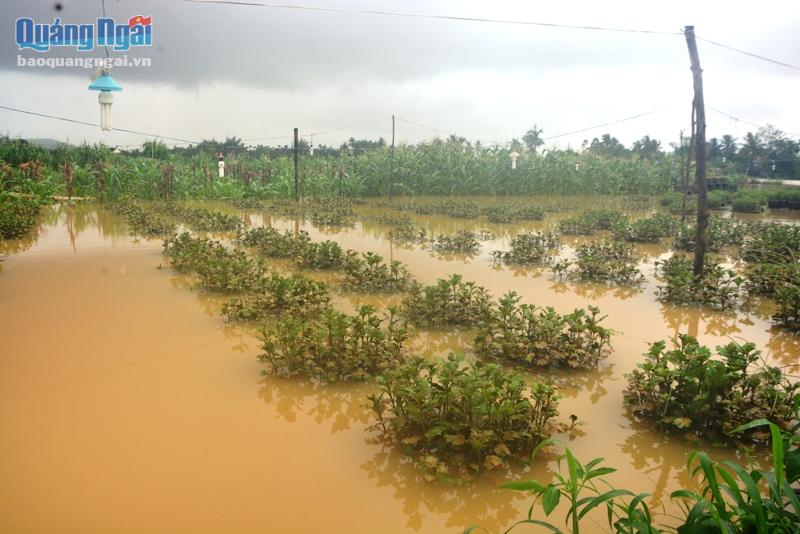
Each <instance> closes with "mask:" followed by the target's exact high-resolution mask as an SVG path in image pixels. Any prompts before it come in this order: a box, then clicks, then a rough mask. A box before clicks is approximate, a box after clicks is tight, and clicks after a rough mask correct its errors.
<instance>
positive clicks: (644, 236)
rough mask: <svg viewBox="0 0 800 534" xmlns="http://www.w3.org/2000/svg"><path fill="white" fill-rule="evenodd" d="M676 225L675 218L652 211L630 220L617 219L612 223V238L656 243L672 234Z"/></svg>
mask: <svg viewBox="0 0 800 534" xmlns="http://www.w3.org/2000/svg"><path fill="white" fill-rule="evenodd" d="M677 227H678V220H677V219H675V218H673V217H670V216H669V215H664V214H663V213H654V214H653V215H651V216H649V217H645V218H643V219H637V220H635V221H631V222H628V221H619V222H618V223H616V224H615V225H614V227H613V230H614V238H615V239H618V240H620V241H630V242H633V243H657V242H658V241H659V240H660V239H662V238H664V237H670V236H672V235H674V233H675V230H676V229H677Z"/></svg>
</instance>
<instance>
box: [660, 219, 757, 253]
mask: <svg viewBox="0 0 800 534" xmlns="http://www.w3.org/2000/svg"><path fill="white" fill-rule="evenodd" d="M749 229H750V227H749V225H747V224H742V223H740V222H738V221H736V220H734V219H728V218H722V217H711V218H710V219H709V220H708V228H706V250H710V251H712V252H719V251H720V250H722V249H723V248H724V247H726V246H733V247H739V246H741V245H742V243H744V240H745V237H746V236H747V235H748V233H749ZM696 234H697V225H696V224H682V225H679V227H678V233H677V237H676V238H675V247H676V248H678V249H680V250H687V251H693V250H694V244H695V239H696Z"/></svg>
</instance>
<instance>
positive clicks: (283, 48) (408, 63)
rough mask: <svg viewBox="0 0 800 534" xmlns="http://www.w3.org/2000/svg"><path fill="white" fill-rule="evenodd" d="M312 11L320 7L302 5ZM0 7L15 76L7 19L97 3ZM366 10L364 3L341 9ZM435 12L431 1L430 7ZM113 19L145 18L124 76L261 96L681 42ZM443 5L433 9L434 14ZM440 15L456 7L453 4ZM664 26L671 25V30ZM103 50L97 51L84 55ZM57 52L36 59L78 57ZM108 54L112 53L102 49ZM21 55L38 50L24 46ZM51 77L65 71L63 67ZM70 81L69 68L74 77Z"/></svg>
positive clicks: (358, 24) (95, 12)
mask: <svg viewBox="0 0 800 534" xmlns="http://www.w3.org/2000/svg"><path fill="white" fill-rule="evenodd" d="M308 3H311V4H314V5H337V6H342V5H348V4H342V3H341V2H339V3H331V2H328V3H327V4H326V3H325V2H322V1H317V0H315V1H309V2H308ZM55 5H56V2H52V1H43V0H35V1H25V2H22V1H12V2H8V1H4V2H3V3H2V5H0V20H1V21H2V26H0V38H1V39H2V42H3V43H4V46H3V47H2V48H0V50H1V52H0V53H1V54H2V56H0V60H1V61H2V68H5V69H15V68H16V57H17V54H18V51H17V49H16V46H14V45H13V43H14V35H13V34H14V26H13V25H14V21H15V20H16V19H17V18H18V17H22V16H27V17H31V18H33V19H34V20H35V21H36V22H48V21H52V19H53V17H56V16H57V17H60V18H61V20H62V21H63V22H88V21H93V20H94V19H96V18H97V17H98V16H100V13H101V11H100V10H101V4H100V2H99V0H98V1H86V0H82V1H76V0H64V1H62V2H60V5H61V6H62V9H61V10H60V11H56V10H55V9H54V6H55ZM349 5H350V6H351V7H372V6H373V4H366V3H365V4H361V5H357V4H352V3H351V4H349ZM426 6H428V4H425V3H423V2H413V3H409V2H402V3H400V2H396V3H394V4H392V3H388V4H382V5H381V8H385V9H390V10H392V9H394V10H404V11H418V12H425V11H427V12H431V9H430V8H428V9H426ZM433 7H434V8H436V6H433ZM106 9H107V12H108V15H109V16H112V17H115V18H116V19H117V22H122V21H125V20H127V19H128V18H129V17H131V16H133V15H139V14H141V15H152V16H153V25H154V26H153V27H154V30H153V31H154V37H153V39H154V45H155V46H154V47H153V48H152V49H143V50H142V51H130V52H128V55H129V56H131V57H133V56H151V57H152V59H153V66H152V67H151V68H150V69H130V70H131V72H130V74H129V75H128V74H127V73H126V75H128V76H129V78H130V79H133V80H137V79H144V78H146V79H148V80H151V81H154V82H167V83H171V84H175V85H178V86H183V87H185V86H192V85H195V84H198V83H204V82H215V81H226V82H234V83H239V84H244V85H251V86H260V87H264V88H267V89H286V88H291V89H296V88H301V87H302V88H308V87H309V86H320V85H322V86H324V85H327V84H339V83H349V82H350V81H354V80H357V81H358V82H360V83H361V82H365V81H369V80H393V81H406V80H419V79H425V78H430V77H433V76H438V75H443V74H447V73H450V72H456V71H462V70H485V69H492V70H520V71H526V72H528V73H529V74H534V75H535V74H536V73H539V72H542V71H545V70H548V69H553V68H557V69H567V68H572V67H576V66H580V65H592V64H598V63H605V64H617V63H630V62H637V61H648V62H673V61H676V60H677V61H682V60H683V59H684V58H683V54H684V52H683V50H682V49H681V43H680V41H679V40H680V39H681V37H680V36H678V37H673V36H655V37H648V39H649V46H648V47H647V49H646V50H644V49H642V47H641V46H637V45H638V44H640V43H641V36H636V35H628V34H608V33H602V32H597V33H593V34H592V46H590V47H587V46H586V42H585V37H586V36H585V35H584V34H583V33H581V32H579V31H576V30H554V29H547V28H532V27H519V26H508V25H494V24H479V23H473V22H447V21H440V20H419V19H408V18H396V17H385V16H376V15H364V14H340V13H318V12H310V11H293V10H285V9H268V8H262V7H248V6H230V5H229V6H225V5H200V4H196V3H190V2H183V1H179V0H161V1H132V0H106ZM446 9H447V6H446V5H445V7H442V6H441V5H440V6H438V8H436V9H434V10H435V11H439V12H441V11H442V10H446ZM450 9H453V10H454V12H458V11H459V10H458V5H453V6H452V7H451V8H450ZM670 29H674V28H670ZM92 53H93V54H95V55H102V54H103V51H102V50H95V51H94V52H92ZM79 54H81V53H78V52H75V51H74V50H69V51H65V50H59V51H56V50H54V51H52V52H49V53H48V54H47V55H50V56H58V55H72V56H75V55H79ZM112 54H115V55H116V54H119V52H112ZM22 55H23V56H25V57H36V55H37V53H36V52H32V51H24V52H23V53H22ZM58 72H59V73H68V72H69V71H68V70H67V69H65V70H63V71H62V70H59V71H58ZM73 74H74V72H73Z"/></svg>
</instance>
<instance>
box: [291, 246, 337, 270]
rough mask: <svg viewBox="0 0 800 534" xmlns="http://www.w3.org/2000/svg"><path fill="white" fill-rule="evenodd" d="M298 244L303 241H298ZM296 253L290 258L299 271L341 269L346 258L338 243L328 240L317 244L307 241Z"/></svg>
mask: <svg viewBox="0 0 800 534" xmlns="http://www.w3.org/2000/svg"><path fill="white" fill-rule="evenodd" d="M298 243H303V241H300V240H298ZM297 252H298V253H297V254H296V255H294V256H292V261H293V262H294V264H295V266H296V267H299V268H301V269H318V270H333V269H341V268H342V267H343V266H344V262H345V258H346V257H347V255H346V253H345V251H344V249H342V247H341V246H339V243H337V242H336V241H330V240H325V241H322V242H319V243H316V242H313V241H309V242H307V244H306V245H305V246H301V247H299V250H298V251H297Z"/></svg>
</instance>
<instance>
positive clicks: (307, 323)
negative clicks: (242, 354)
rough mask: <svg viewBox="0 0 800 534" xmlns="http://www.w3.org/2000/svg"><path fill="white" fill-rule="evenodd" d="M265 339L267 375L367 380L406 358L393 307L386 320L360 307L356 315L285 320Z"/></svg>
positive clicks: (403, 332) (329, 314)
mask: <svg viewBox="0 0 800 534" xmlns="http://www.w3.org/2000/svg"><path fill="white" fill-rule="evenodd" d="M262 340H263V344H262V348H263V351H264V352H263V353H262V354H261V355H260V356H259V357H258V358H259V360H261V361H262V362H264V363H266V364H267V370H266V371H265V373H267V374H272V375H277V376H286V377H288V376H305V377H311V378H316V379H319V380H323V381H325V382H338V381H352V380H366V379H367V378H369V377H371V376H375V375H377V374H379V373H381V372H383V371H385V370H387V369H391V368H394V367H396V366H397V365H399V364H400V363H401V361H402V360H403V359H404V358H405V357H406V353H405V349H404V348H403V343H404V342H405V340H406V329H405V326H404V325H403V324H402V322H401V321H400V320H399V319H398V318H397V314H396V312H395V310H394V309H392V308H390V309H389V310H388V311H387V312H386V314H385V315H384V316H383V317H381V316H379V315H378V314H377V313H376V311H375V308H374V307H373V306H361V307H360V308H359V309H358V310H357V312H356V314H355V315H346V314H344V313H341V312H338V311H336V310H333V309H331V308H328V309H326V310H325V311H324V312H323V313H322V314H321V315H320V316H319V317H317V318H313V319H305V318H304V319H298V318H294V317H289V318H282V319H279V320H278V321H277V323H276V324H275V325H274V326H272V327H265V328H264V329H263V330H262Z"/></svg>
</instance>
